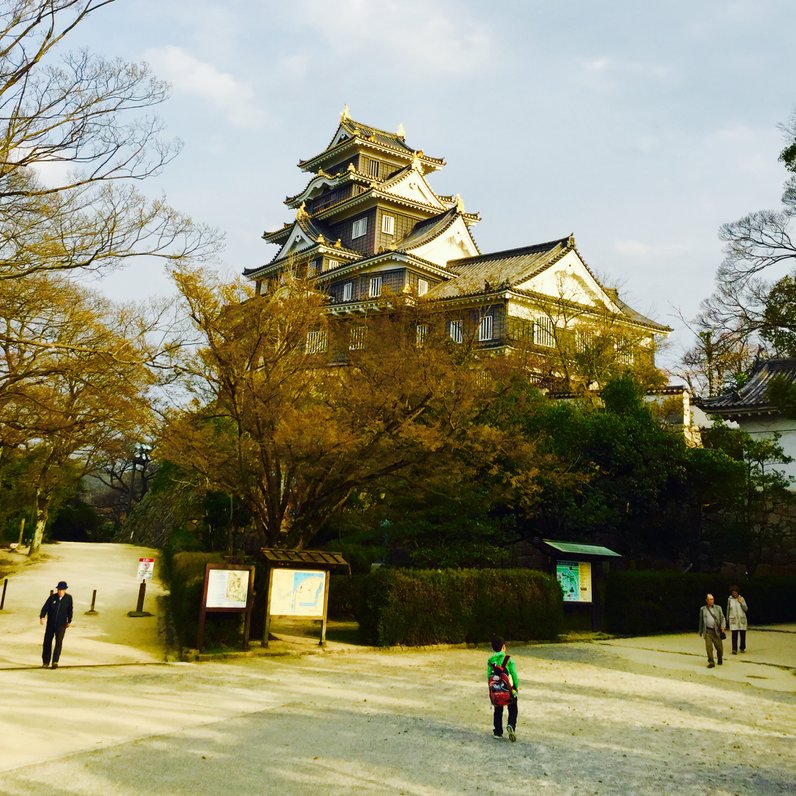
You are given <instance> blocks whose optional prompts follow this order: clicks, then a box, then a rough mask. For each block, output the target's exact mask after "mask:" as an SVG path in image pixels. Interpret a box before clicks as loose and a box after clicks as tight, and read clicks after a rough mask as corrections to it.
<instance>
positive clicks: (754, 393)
mask: <svg viewBox="0 0 796 796" xmlns="http://www.w3.org/2000/svg"><path fill="white" fill-rule="evenodd" d="M777 377H783V378H785V379H787V380H788V381H789V382H791V383H796V359H791V358H787V359H786V358H782V359H767V360H762V361H759V362H756V363H755V365H754V367H753V368H752V372H751V373H750V374H749V380H748V381H747V382H746V384H744V385H743V387H739V388H737V389H734V390H730V391H728V392H726V393H724V394H723V395H717V396H715V397H714V398H703V399H702V400H700V401H699V405H700V406H701V407H702V409H704V410H705V411H706V412H707V413H708V414H717V415H727V416H732V415H744V414H766V413H770V412H776V411H778V410H777V408H776V407H775V406H774V405H773V404H772V402H771V401H770V400H769V397H768V388H769V386H770V385H771V382H772V380H773V379H775V378H777Z"/></svg>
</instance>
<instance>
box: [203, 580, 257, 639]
mask: <svg viewBox="0 0 796 796" xmlns="http://www.w3.org/2000/svg"><path fill="white" fill-rule="evenodd" d="M253 606H254V567H253V566H246V565H241V564H206V565H205V583H204V591H203V592H202V603H201V608H200V610H199V629H198V631H197V634H196V648H197V649H198V650H202V649H203V648H204V637H205V622H206V620H207V614H209V613H228V614H234V613H239V614H244V617H245V619H244V622H243V649H244V650H247V649H249V628H250V626H251V613H252V607H253Z"/></svg>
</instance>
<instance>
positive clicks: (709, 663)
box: [708, 661, 716, 669]
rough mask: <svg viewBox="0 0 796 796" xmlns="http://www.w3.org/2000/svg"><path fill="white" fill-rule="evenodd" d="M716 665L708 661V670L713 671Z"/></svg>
mask: <svg viewBox="0 0 796 796" xmlns="http://www.w3.org/2000/svg"><path fill="white" fill-rule="evenodd" d="M715 665H716V664H715V663H713V661H708V669H712V668H713V667H714V666H715Z"/></svg>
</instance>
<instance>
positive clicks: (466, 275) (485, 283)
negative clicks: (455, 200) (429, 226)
mask: <svg viewBox="0 0 796 796" xmlns="http://www.w3.org/2000/svg"><path fill="white" fill-rule="evenodd" d="M449 212H452V211H449ZM570 240H571V238H560V239H559V240H552V241H548V242H547V243H537V244H535V245H533V246H523V247H522V248H520V249H508V250H506V251H500V252H491V253H489V254H481V255H479V256H478V257H463V258H461V259H458V260H451V261H450V262H449V263H448V270H450V271H454V272H455V273H457V274H458V276H457V277H454V278H453V279H451V280H450V281H449V282H445V283H443V284H441V285H436V286H435V287H434V288H433V289H432V290H430V291H429V293H428V296H429V298H449V297H453V296H459V295H464V294H470V293H473V292H481V291H486V290H491V289H494V288H498V287H501V286H502V287H511V286H512V285H515V284H517V283H519V282H522V281H524V280H526V279H528V278H529V277H531V276H533V275H534V274H536V273H539V272H540V271H541V270H543V269H544V268H547V267H548V266H550V265H552V264H553V263H554V262H555V261H556V260H557V259H559V257H563V255H564V254H566V253H567V251H569V242H570ZM573 245H574V243H573Z"/></svg>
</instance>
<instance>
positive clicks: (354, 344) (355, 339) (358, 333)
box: [348, 326, 367, 351]
mask: <svg viewBox="0 0 796 796" xmlns="http://www.w3.org/2000/svg"><path fill="white" fill-rule="evenodd" d="M366 330H367V326H354V327H352V328H351V334H350V336H349V339H348V350H349V351H359V350H361V349H363V348H364V347H365V332H366Z"/></svg>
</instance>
